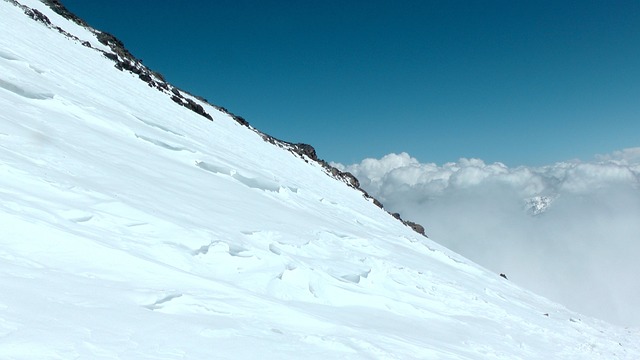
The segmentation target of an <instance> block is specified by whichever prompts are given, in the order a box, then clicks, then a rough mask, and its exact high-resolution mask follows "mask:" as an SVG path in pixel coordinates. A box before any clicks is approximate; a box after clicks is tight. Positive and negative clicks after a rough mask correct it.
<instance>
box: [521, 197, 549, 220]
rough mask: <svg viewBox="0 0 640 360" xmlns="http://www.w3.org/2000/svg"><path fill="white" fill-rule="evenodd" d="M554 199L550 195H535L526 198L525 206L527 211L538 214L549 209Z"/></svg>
mask: <svg viewBox="0 0 640 360" xmlns="http://www.w3.org/2000/svg"><path fill="white" fill-rule="evenodd" d="M553 200H554V198H552V197H550V196H541V195H540V196H534V197H531V198H528V199H526V200H525V206H524V207H525V210H526V211H527V213H529V214H531V215H534V216H536V215H540V214H543V213H544V212H545V211H547V209H549V206H551V203H553Z"/></svg>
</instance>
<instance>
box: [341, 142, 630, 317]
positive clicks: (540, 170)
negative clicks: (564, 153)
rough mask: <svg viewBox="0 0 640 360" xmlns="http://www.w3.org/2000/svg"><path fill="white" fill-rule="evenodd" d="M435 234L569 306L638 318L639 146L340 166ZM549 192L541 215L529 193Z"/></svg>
mask: <svg viewBox="0 0 640 360" xmlns="http://www.w3.org/2000/svg"><path fill="white" fill-rule="evenodd" d="M338 166H340V167H341V168H342V169H344V170H346V171H350V172H351V173H353V174H354V175H355V176H356V177H357V178H358V179H359V180H360V182H361V184H362V187H363V188H364V189H365V190H367V191H368V192H369V193H371V194H372V195H373V196H375V197H377V198H378V199H379V200H380V201H382V202H383V204H384V205H385V208H387V209H388V210H390V211H393V212H400V213H401V214H402V215H403V217H404V218H406V219H409V220H413V221H416V222H419V223H421V224H422V225H424V226H425V228H426V229H427V234H429V236H430V237H431V238H433V239H434V240H436V241H439V242H441V243H443V244H444V245H446V246H449V247H450V248H452V249H454V250H456V251H458V252H459V253H461V254H463V255H465V256H467V257H468V258H470V259H472V260H474V261H476V262H478V263H480V264H482V265H484V266H485V267H487V268H489V269H492V270H494V271H496V272H505V273H507V274H508V275H509V277H510V279H511V280H512V281H515V282H517V283H519V284H521V285H523V286H525V287H528V288H530V289H532V290H534V291H536V292H539V293H541V294H542V295H545V296H547V297H550V298H552V299H554V300H557V301H559V302H561V303H564V304H565V305H567V306H568V307H570V308H572V309H575V310H577V311H581V312H584V313H587V314H591V315H594V316H598V317H601V318H604V319H606V320H609V321H611V322H615V323H619V324H625V325H631V324H632V325H636V326H637V325H640V309H638V307H637V305H636V302H637V299H638V298H640V283H638V282H637V281H636V280H635V277H636V274H640V261H638V258H640V148H632V149H625V150H622V151H617V152H614V153H612V154H608V155H599V156H597V157H596V159H595V161H592V162H586V163H585V162H578V161H574V162H563V163H557V164H553V165H548V166H543V167H535V168H533V167H516V168H509V167H507V166H505V165H504V164H501V163H493V164H485V163H484V162H483V161H482V160H479V159H460V160H459V161H458V162H455V163H447V164H444V165H440V166H438V165H436V164H433V163H427V164H425V163H420V162H419V161H418V160H417V159H415V158H412V157H411V156H409V154H406V153H402V154H389V155H386V156H384V157H383V158H381V159H365V160H363V161H362V162H361V163H359V164H353V165H349V166H344V165H339V164H338ZM535 196H545V197H546V198H548V199H551V200H553V201H552V202H551V205H550V206H549V208H548V209H547V211H546V212H544V213H543V214H541V215H538V216H532V215H531V213H530V212H527V211H526V210H525V204H526V201H527V200H528V199H531V198H532V197H535Z"/></svg>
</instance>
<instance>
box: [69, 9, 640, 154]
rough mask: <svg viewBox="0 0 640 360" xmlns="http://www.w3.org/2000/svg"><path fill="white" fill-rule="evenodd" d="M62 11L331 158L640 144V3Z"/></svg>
mask: <svg viewBox="0 0 640 360" xmlns="http://www.w3.org/2000/svg"><path fill="white" fill-rule="evenodd" d="M63 3H64V4H65V5H66V6H67V7H68V8H69V9H70V10H71V11H73V12H75V13H76V14H77V15H79V16H80V17H82V18H83V19H85V20H86V21H88V22H89V23H90V24H91V25H92V26H94V27H96V28H98V29H100V30H104V31H107V32H110V33H112V34H114V35H116V36H117V37H118V38H120V39H121V40H122V41H123V42H124V43H125V46H127V48H128V49H129V50H130V51H131V52H132V53H133V54H134V55H136V56H137V57H139V58H141V59H143V61H144V63H145V64H147V65H148V66H149V67H151V68H152V69H154V70H156V71H159V72H160V73H162V74H164V75H165V77H166V78H167V79H168V80H169V81H170V82H172V83H174V84H175V85H177V86H179V87H181V88H184V89H185V90H188V91H190V92H192V93H194V94H196V95H200V96H203V97H205V98H207V99H208V100H209V101H210V102H212V103H214V104H217V105H220V106H224V107H226V108H227V109H229V110H230V111H232V112H234V113H236V114H238V115H241V116H244V117H245V118H246V119H247V120H248V121H249V122H250V123H251V124H252V125H253V126H255V127H257V128H258V129H260V130H262V131H264V132H267V133H269V134H271V135H273V136H275V137H278V138H281V139H283V140H287V141H293V142H306V143H310V144H312V145H314V146H315V148H316V150H317V152H318V154H319V156H320V157H322V158H324V159H326V160H328V161H337V162H342V163H345V164H347V163H353V162H358V161H360V160H362V159H363V158H365V157H381V156H383V155H385V154H387V153H390V152H402V151H406V152H408V153H410V154H411V155H412V156H414V157H416V158H418V159H419V160H420V161H422V162H436V163H439V164H441V163H444V162H448V161H455V160H457V159H458V158H460V157H477V158H481V159H483V160H485V161H487V162H493V161H501V162H504V163H506V164H508V165H511V166H517V165H543V164H548V163H552V162H556V161H562V160H569V159H574V158H580V159H582V160H590V159H592V157H593V155H595V154H602V153H608V152H611V151H614V150H619V149H622V148H626V147H636V146H640V1H611V0H608V1H588V0H586V1H506V0H505V1H456V0H451V1H448V0H443V1H378V0H371V1H352V2H349V1H344V0H343V1H337V0H328V1H286V2H285V1H257V0H256V1H246V0H228V1H227V0H224V1H199V0H192V1H167V0H153V1H151V0H136V1H131V0H126V1H125V0H110V1H87V0H63Z"/></svg>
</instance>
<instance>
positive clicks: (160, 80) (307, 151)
mask: <svg viewBox="0 0 640 360" xmlns="http://www.w3.org/2000/svg"><path fill="white" fill-rule="evenodd" d="M5 1H8V2H10V3H12V4H14V5H16V6H18V7H20V8H21V9H22V10H23V11H24V13H25V14H26V15H27V16H29V17H30V18H31V19H33V20H35V21H38V22H41V23H43V24H44V25H45V26H47V27H50V28H52V29H55V30H57V31H58V32H60V33H61V34H63V35H65V36H66V37H68V38H70V39H72V40H75V41H78V42H80V43H81V44H82V45H83V46H86V47H89V48H92V49H94V50H96V51H100V52H102V54H103V55H104V56H105V57H107V58H108V59H110V60H112V61H113V62H114V63H115V65H114V67H115V68H117V69H118V70H120V71H128V72H131V73H132V74H135V75H138V78H140V80H142V81H144V82H146V83H147V85H149V86H150V87H152V88H155V89H157V90H159V91H160V92H162V93H164V94H167V95H168V96H169V97H170V99H171V100H172V101H173V102H175V103H177V104H179V105H181V106H184V107H186V108H187V109H189V110H191V111H193V112H195V113H197V114H198V115H201V116H203V117H205V118H207V119H209V120H213V117H212V116H211V115H210V114H209V113H207V112H206V111H205V110H204V108H203V107H202V105H200V104H198V103H197V102H196V101H195V100H194V99H197V100H199V101H202V102H203V103H206V104H208V105H210V106H212V107H213V108H215V109H217V110H218V111H220V112H222V113H225V114H227V115H229V116H230V117H231V118H232V119H233V120H235V121H236V122H237V123H239V124H240V125H242V126H246V127H248V128H249V129H251V130H252V131H255V132H256V133H258V134H259V135H260V136H261V137H262V139H263V140H264V141H266V142H269V143H271V144H273V145H275V146H278V147H280V148H283V149H286V150H288V151H290V152H291V153H292V154H294V155H296V156H298V157H300V158H302V159H303V160H304V161H306V162H309V161H313V162H316V163H318V164H320V165H321V166H322V168H323V169H324V171H325V173H326V174H327V175H329V176H331V177H333V178H335V179H337V180H339V181H342V182H344V183H345V184H347V185H348V186H350V187H352V188H354V189H356V190H359V191H360V192H362V195H363V196H364V197H365V198H366V199H368V200H370V201H371V202H373V204H375V205H376V206H377V207H379V208H381V209H384V206H383V205H382V203H381V202H380V201H378V200H377V199H376V198H374V197H373V196H371V195H369V194H368V193H367V192H366V191H365V190H364V189H362V188H361V187H360V182H359V181H358V179H357V178H356V177H355V176H354V175H353V174H351V173H349V172H345V171H341V170H339V169H337V168H335V167H333V166H331V165H330V164H329V163H328V162H326V161H325V160H323V159H320V158H318V156H317V154H316V151H315V149H314V148H313V146H311V145H309V144H304V143H291V142H287V141H284V140H280V139H277V138H275V137H273V136H271V135H268V134H265V133H263V132H261V131H259V130H257V129H256V128H254V127H253V126H251V125H250V124H249V122H248V121H247V120H245V119H244V118H243V117H241V116H238V115H235V114H233V113H231V112H230V111H228V110H227V109H225V108H224V107H220V106H217V105H214V104H211V103H209V101H207V100H206V99H204V98H202V97H198V96H194V95H191V94H190V93H188V92H186V91H184V90H181V89H178V88H177V87H175V86H173V85H171V84H170V83H168V82H167V81H166V80H165V78H164V76H163V75H162V74H160V73H158V72H155V71H152V70H151V69H149V68H148V67H146V66H145V65H144V64H142V61H141V60H140V59H138V58H136V57H135V56H133V54H131V53H130V52H129V51H128V50H127V49H126V48H125V46H124V44H123V43H122V41H120V40H119V39H118V38H116V37H115V36H113V35H112V34H109V33H107V32H103V31H100V30H96V29H94V28H92V27H91V26H90V25H89V24H87V22H86V21H84V20H82V19H81V18H80V17H78V16H77V15H75V14H73V13H72V12H70V11H69V10H68V9H67V8H66V7H65V6H64V5H63V4H62V3H61V2H60V1H59V0H41V1H42V2H43V3H44V4H45V5H47V6H48V7H49V8H50V9H51V10H53V11H54V12H56V13H57V14H58V15H60V16H62V17H64V18H65V19H68V20H70V21H73V22H75V23H76V24H78V25H80V26H82V27H84V28H86V29H88V30H89V31H90V32H92V33H93V34H95V36H96V39H97V40H98V41H99V42H100V43H102V44H103V45H105V46H107V47H109V49H110V50H111V52H107V51H103V50H101V49H97V48H94V47H93V46H92V45H91V43H90V42H89V41H81V40H80V39H79V38H78V37H77V36H75V35H73V34H70V33H69V32H67V31H65V30H64V29H62V28H61V27H59V26H55V25H54V24H52V23H51V21H50V20H49V18H48V17H47V16H46V15H44V14H43V13H42V12H40V11H38V10H37V9H32V8H29V7H28V6H25V5H22V4H20V3H19V2H18V1H17V0H5ZM387 212H388V213H389V214H390V215H391V216H393V217H394V218H396V219H398V220H399V221H401V222H402V223H403V224H405V225H406V226H409V227H410V228H412V229H413V230H414V231H416V232H417V233H419V234H421V235H423V236H427V235H426V234H425V230H424V227H423V226H422V225H420V224H417V223H414V222H412V221H408V220H403V219H402V218H401V216H400V214H398V213H390V212H389V211H387Z"/></svg>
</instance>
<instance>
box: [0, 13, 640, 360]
mask: <svg viewBox="0 0 640 360" xmlns="http://www.w3.org/2000/svg"><path fill="white" fill-rule="evenodd" d="M25 5H27V6H32V7H37V9H38V10H39V11H40V12H41V13H43V14H45V15H46V16H47V17H48V19H49V20H50V22H51V24H52V26H57V27H60V28H62V29H66V30H65V31H68V32H71V33H73V32H74V31H75V30H74V29H76V30H77V29H78V28H77V24H76V23H74V22H71V21H69V20H67V19H66V18H64V17H61V16H59V15H57V14H55V13H53V12H51V11H49V12H47V8H46V7H44V6H43V5H42V4H39V3H38V2H36V1H33V0H29V1H25ZM0 19H2V21H1V22H0V34H1V35H2V36H0V54H3V56H2V57H0V74H1V76H3V79H11V82H12V84H14V85H15V86H17V87H20V88H27V86H28V85H29V84H37V86H38V89H39V90H38V91H39V92H43V93H50V94H54V96H53V97H52V98H49V99H33V98H30V97H25V96H22V95H21V94H18V93H16V92H15V91H10V90H7V89H6V88H0V109H2V111H0V229H2V231H1V233H0V289H2V291H1V292H0V358H2V359H75V358H79V359H218V358H221V359H256V358H278V359H299V358H305V359H334V358H349V359H373V358H375V359H389V358H397V359H414V358H437V359H540V358H549V359H552V358H553V359H564V358H579V359H635V358H638V357H640V345H638V344H639V343H640V341H638V339H639V334H638V331H637V330H635V329H623V328H620V327H615V326H611V325H608V324H606V323H604V322H601V321H599V320H595V319H591V318H589V317H585V316H581V315H579V314H578V313H575V312H573V311H570V310H568V309H566V308H564V307H563V306H561V305H558V304H555V303H553V302H551V301H548V300H546V299H544V298H542V297H539V296H536V295H534V294H532V293H530V292H528V291H526V290H523V289H521V288H519V287H518V286H516V285H515V284H513V283H511V282H509V281H507V280H505V279H503V278H501V277H500V276H499V275H498V274H496V273H494V272H491V271H488V270H486V269H484V268H482V267H479V266H477V265H476V264H474V263H472V262H470V261H469V260H467V259H465V258H464V257H462V256H460V255H457V254H456V253H454V252H452V251H450V250H448V249H446V248H444V247H442V246H440V245H438V244H437V243H435V242H433V241H431V240H429V239H427V238H425V237H424V236H421V235H419V234H417V233H416V232H414V231H412V230H411V229H410V228H408V227H406V226H404V225H403V224H402V223H401V222H399V221H397V220H396V219H395V218H394V217H392V216H391V215H389V214H388V213H387V212H386V211H385V210H383V209H381V208H379V207H377V206H375V204H373V202H372V200H371V199H370V198H366V197H364V196H363V193H362V192H360V191H358V190H357V189H354V188H353V187H351V186H348V185H347V184H346V183H344V182H341V181H338V180H336V179H335V178H332V177H330V176H326V168H325V167H324V166H323V165H322V164H319V163H318V162H314V161H308V158H305V155H304V154H303V155H300V154H297V155H295V156H294V155H293V154H292V153H291V151H290V149H285V148H280V147H277V146H273V145H272V144H270V143H268V142H265V141H264V140H263V138H262V136H261V135H260V134H258V133H256V132H255V131H254V130H252V129H250V128H249V127H247V126H244V125H242V124H241V123H239V122H237V121H236V120H235V119H234V118H233V116H231V115H229V114H228V113H227V112H225V111H221V110H218V109H216V108H214V107H212V106H210V105H208V104H206V103H199V104H200V105H201V106H202V107H203V109H204V110H205V111H206V112H207V113H208V114H210V115H211V117H212V118H213V121H209V120H208V119H206V118H204V117H202V116H200V115H198V114H196V113H194V112H193V111H190V110H189V109H187V108H185V107H184V106H180V105H179V104H176V103H175V102H173V101H171V100H170V99H168V98H167V96H166V94H164V93H162V92H159V91H157V90H156V89H154V88H152V87H149V86H148V85H147V84H146V83H145V82H143V81H140V79H139V78H138V77H137V76H134V75H132V74H131V73H128V72H123V71H119V70H117V69H115V68H114V66H113V63H112V62H111V60H109V59H107V58H105V57H104V56H102V54H101V53H100V52H97V51H95V50H94V49H93V48H89V47H87V46H83V45H82V44H81V43H79V42H78V41H77V40H74V39H73V38H69V37H68V36H65V35H64V34H63V33H61V32H60V31H57V30H56V29H55V28H53V27H50V26H46V25H45V24H43V23H42V22H37V21H34V20H33V19H31V18H29V17H27V16H25V12H24V9H21V8H18V7H16V6H14V4H13V3H11V2H6V1H0ZM88 34H89V35H88ZM91 34H92V33H83V34H76V36H77V37H78V38H80V39H81V40H82V41H89V42H92V41H94V40H93V39H92V38H90V36H93V35H91ZM6 54H9V55H6ZM18 62H22V63H21V64H18ZM17 64H18V65H17ZM33 68H37V69H41V70H42V73H41V74H37V72H34V71H33V70H32V69H33ZM33 79H37V80H38V81H37V82H33V83H32V82H31V81H32V80H33ZM194 99H195V98H194ZM193 101H197V99H196V100H193ZM307 150H308V149H307Z"/></svg>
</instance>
